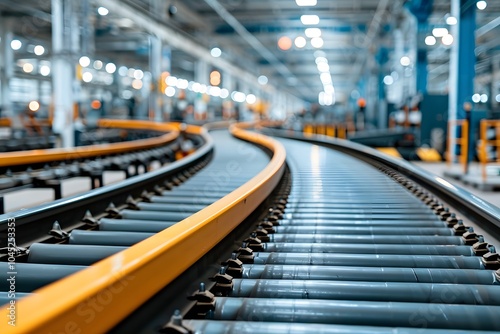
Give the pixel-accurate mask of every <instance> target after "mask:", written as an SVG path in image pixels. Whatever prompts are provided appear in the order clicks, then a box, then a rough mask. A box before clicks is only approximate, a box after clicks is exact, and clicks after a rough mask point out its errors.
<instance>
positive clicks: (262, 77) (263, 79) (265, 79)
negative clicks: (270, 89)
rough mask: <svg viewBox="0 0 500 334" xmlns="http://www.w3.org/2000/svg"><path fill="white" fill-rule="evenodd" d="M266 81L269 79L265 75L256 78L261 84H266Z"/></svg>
mask: <svg viewBox="0 0 500 334" xmlns="http://www.w3.org/2000/svg"><path fill="white" fill-rule="evenodd" d="M268 81H269V79H268V78H267V77H266V76H265V75H261V76H259V77H258V78H257V82H258V83H259V84H260V85H262V86H264V85H267V83H268Z"/></svg>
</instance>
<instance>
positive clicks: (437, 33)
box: [432, 28, 448, 37]
mask: <svg viewBox="0 0 500 334" xmlns="http://www.w3.org/2000/svg"><path fill="white" fill-rule="evenodd" d="M432 34H433V35H434V37H443V36H446V35H448V29H446V28H434V29H432Z"/></svg>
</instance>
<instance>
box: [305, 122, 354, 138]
mask: <svg viewBox="0 0 500 334" xmlns="http://www.w3.org/2000/svg"><path fill="white" fill-rule="evenodd" d="M302 132H303V133H304V134H306V135H313V134H314V135H324V136H328V137H335V138H342V139H347V136H348V134H352V133H354V132H355V127H354V123H352V124H351V123H349V122H347V123H336V124H335V123H332V124H325V123H306V124H304V126H303V129H302Z"/></svg>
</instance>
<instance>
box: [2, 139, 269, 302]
mask: <svg viewBox="0 0 500 334" xmlns="http://www.w3.org/2000/svg"><path fill="white" fill-rule="evenodd" d="M212 136H213V137H214V138H215V140H216V143H217V144H216V146H215V155H214V158H213V160H212V161H211V163H209V164H208V165H207V166H206V167H205V168H203V169H202V170H200V171H199V172H198V173H197V174H195V175H194V176H192V177H191V178H189V179H187V180H186V181H185V182H184V183H182V184H180V185H179V186H178V187H175V188H173V189H172V190H169V191H164V192H163V193H162V194H161V195H158V196H152V197H150V199H149V202H140V203H137V205H136V208H135V210H131V209H125V210H120V211H119V214H118V218H120V219H111V218H103V219H101V220H100V221H99V224H98V227H97V229H96V230H74V231H72V232H71V233H70V234H69V236H68V240H67V241H68V243H64V244H47V243H34V244H32V245H31V246H30V248H29V254H28V258H27V263H17V264H16V271H17V275H16V291H17V292H19V293H29V292H32V291H33V290H35V289H37V288H40V287H42V286H44V285H46V284H48V283H51V282H53V281H55V280H57V279H60V278H62V277H64V276H67V275H69V274H71V273H74V272H76V271H78V270H81V269H83V268H85V266H88V265H91V264H93V263H95V262H97V261H99V260H101V259H103V258H105V257H108V256H110V255H112V254H115V253H118V252H120V251H122V250H124V249H125V248H126V246H131V245H133V244H135V243H137V242H139V241H141V240H143V239H146V238H147V237H150V236H151V235H152V234H153V233H155V232H159V231H161V230H164V229H165V228H167V227H170V226H172V225H174V224H176V223H177V222H178V221H180V220H183V219H185V218H186V217H188V216H190V215H192V214H193V213H195V212H196V211H199V210H200V209H202V208H204V207H205V206H206V205H208V204H210V203H212V202H215V201H216V200H217V199H219V198H220V197H222V196H224V195H226V194H227V193H229V192H231V191H232V190H234V189H236V188H238V187H239V186H241V185H242V184H243V183H245V182H246V181H248V180H249V179H250V178H252V177H253V176H254V175H255V174H257V173H258V172H259V171H260V170H262V169H263V168H264V167H265V166H266V164H267V163H268V161H269V157H268V156H267V155H266V154H265V153H264V152H263V151H262V150H259V149H258V148H256V147H254V146H252V145H250V144H247V143H244V142H241V141H237V140H236V139H234V138H232V137H231V136H230V135H229V133H227V131H215V132H213V133H212ZM235 152H236V153H235ZM177 193H180V194H190V196H189V197H188V196H186V197H177ZM172 198H175V199H176V201H174V202H173V203H171V202H170V199H172ZM180 198H182V199H183V201H178V200H179V199H180ZM200 202H201V203H203V205H200V204H198V203H200ZM138 232H139V233H138ZM8 266H9V264H8V263H7V262H0V305H2V304H4V303H6V302H8V301H9V298H7V291H8V290H9V282H8V281H7V278H9V275H8V272H9V271H10V270H9V269H8V268H9V267H8ZM1 292H5V293H1ZM22 296H24V295H22Z"/></svg>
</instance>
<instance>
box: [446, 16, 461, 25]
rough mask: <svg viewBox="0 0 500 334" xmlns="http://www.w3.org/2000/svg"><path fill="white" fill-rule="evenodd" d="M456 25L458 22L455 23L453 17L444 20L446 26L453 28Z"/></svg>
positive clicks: (455, 20)
mask: <svg viewBox="0 0 500 334" xmlns="http://www.w3.org/2000/svg"><path fill="white" fill-rule="evenodd" d="M457 23H458V21H457V18H456V17H455V16H448V17H447V18H446V24H447V25H450V26H454V25H455V24H457Z"/></svg>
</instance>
